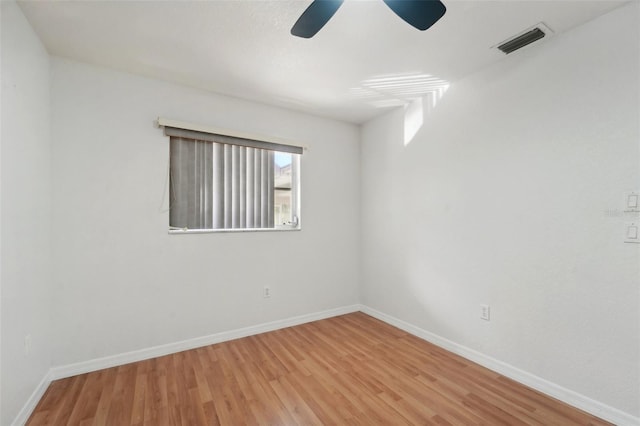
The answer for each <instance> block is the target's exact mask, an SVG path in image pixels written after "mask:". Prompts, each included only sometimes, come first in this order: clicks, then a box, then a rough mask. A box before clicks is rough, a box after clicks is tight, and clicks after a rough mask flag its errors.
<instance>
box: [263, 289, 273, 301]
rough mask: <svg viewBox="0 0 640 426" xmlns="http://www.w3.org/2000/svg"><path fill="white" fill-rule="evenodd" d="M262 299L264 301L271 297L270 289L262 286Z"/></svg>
mask: <svg viewBox="0 0 640 426" xmlns="http://www.w3.org/2000/svg"><path fill="white" fill-rule="evenodd" d="M262 297H264V298H265V299H267V298H269V297H271V288H270V287H267V286H264V288H263V289H262Z"/></svg>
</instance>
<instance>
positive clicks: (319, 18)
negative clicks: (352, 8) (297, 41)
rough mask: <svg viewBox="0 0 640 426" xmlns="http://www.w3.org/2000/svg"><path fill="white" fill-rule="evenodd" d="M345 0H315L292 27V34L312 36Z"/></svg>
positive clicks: (304, 36)
mask: <svg viewBox="0 0 640 426" xmlns="http://www.w3.org/2000/svg"><path fill="white" fill-rule="evenodd" d="M343 1H344V0H313V3H311V4H310V5H309V7H308V8H307V10H305V11H304V13H302V15H300V17H299V18H298V20H297V21H296V23H295V24H294V25H293V28H291V34H293V35H294V36H298V37H302V38H311V37H313V36H314V35H316V33H317V32H318V31H320V29H321V28H322V27H324V24H326V23H327V22H329V19H331V17H332V16H333V14H334V13H336V11H337V10H338V8H340V6H341V5H342V2H343Z"/></svg>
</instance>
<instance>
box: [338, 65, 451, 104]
mask: <svg viewBox="0 0 640 426" xmlns="http://www.w3.org/2000/svg"><path fill="white" fill-rule="evenodd" d="M448 87H449V82H448V81H446V80H443V79H441V78H438V77H434V76H432V75H429V74H422V73H413V74H402V75H391V76H383V77H375V78H370V79H367V80H363V81H362V82H361V83H360V84H359V86H358V87H354V88H352V89H350V91H349V92H350V94H351V96H353V97H355V98H357V99H361V100H363V101H365V102H367V103H368V104H370V105H372V106H374V107H376V108H388V107H394V106H406V105H408V104H410V103H411V102H413V101H414V100H416V99H419V98H422V97H425V96H428V95H430V94H432V95H433V96H429V97H430V98H432V99H435V102H437V100H439V99H440V98H441V97H442V95H443V94H444V92H445V91H446V90H447V88H448ZM434 106H435V105H434Z"/></svg>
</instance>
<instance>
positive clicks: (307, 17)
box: [291, 0, 447, 38]
mask: <svg viewBox="0 0 640 426" xmlns="http://www.w3.org/2000/svg"><path fill="white" fill-rule="evenodd" d="M383 1H384V2H385V3H386V4H387V6H389V7H390V8H391V10H393V11H394V12H395V14H396V15H398V16H399V17H400V18H402V19H403V20H404V21H405V22H406V23H408V24H409V25H411V26H413V27H415V28H417V29H419V30H420V31H424V30H426V29H427V28H429V27H431V26H432V25H433V24H435V23H436V22H437V21H438V20H439V19H440V18H442V16H443V15H444V13H445V12H446V11H447V8H446V7H445V6H444V4H442V2H441V1H440V0H383ZM343 2H344V0H313V3H311V4H310V5H309V7H308V8H307V9H306V10H305V11H304V12H303V13H302V15H300V17H299V18H298V20H297V21H296V23H295V24H294V25H293V28H291V34H293V35H294V36H298V37H302V38H311V37H313V36H314V35H316V33H317V32H318V31H320V29H321V28H322V27H324V25H325V24H326V23H327V22H328V21H329V19H331V17H332V16H333V15H334V13H336V11H337V10H338V8H340V6H341V5H342V3H343Z"/></svg>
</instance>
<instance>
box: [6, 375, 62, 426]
mask: <svg viewBox="0 0 640 426" xmlns="http://www.w3.org/2000/svg"><path fill="white" fill-rule="evenodd" d="M51 380H52V379H51V371H49V372H47V374H45V375H44V377H43V378H42V380H40V383H38V386H36V389H35V390H34V391H33V393H32V394H31V396H30V397H29V399H28V400H27V403H26V404H24V406H23V407H22V410H20V412H19V413H18V415H17V416H16V418H15V419H14V420H13V423H11V426H23V425H24V424H25V423H27V420H29V416H31V413H32V412H33V410H34V409H35V408H36V405H38V402H39V401H40V399H41V398H42V396H43V395H44V393H45V392H46V390H47V388H48V387H49V383H51Z"/></svg>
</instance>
